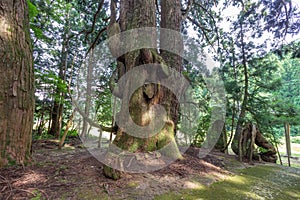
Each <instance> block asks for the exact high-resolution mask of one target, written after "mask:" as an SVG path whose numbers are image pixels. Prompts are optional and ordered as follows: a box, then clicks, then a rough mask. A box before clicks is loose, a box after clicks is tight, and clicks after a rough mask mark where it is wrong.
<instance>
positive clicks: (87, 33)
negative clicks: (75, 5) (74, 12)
mask: <svg viewBox="0 0 300 200" xmlns="http://www.w3.org/2000/svg"><path fill="white" fill-rule="evenodd" d="M103 4H104V0H102V1H100V2H99V4H98V9H97V11H96V13H95V14H94V19H93V24H92V28H91V29H90V30H89V31H87V32H86V35H85V40H87V37H88V35H89V34H91V33H92V32H94V29H95V25H96V21H97V18H98V15H99V13H100V11H101V9H102V7H103Z"/></svg>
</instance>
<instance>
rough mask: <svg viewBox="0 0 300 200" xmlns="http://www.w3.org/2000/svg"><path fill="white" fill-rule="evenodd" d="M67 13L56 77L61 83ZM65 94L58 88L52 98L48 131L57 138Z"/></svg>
mask: <svg viewBox="0 0 300 200" xmlns="http://www.w3.org/2000/svg"><path fill="white" fill-rule="evenodd" d="M68 20H69V13H67V14H66V21H67V22H66V25H65V30H64V35H63V45H62V51H61V60H60V61H61V63H60V66H59V73H58V77H59V78H60V80H61V81H66V71H67V67H68V59H67V58H68V49H69V39H68V34H69V21H68ZM64 96H65V93H64V92H62V91H61V90H60V89H59V87H57V89H56V93H55V97H54V104H53V110H52V115H51V128H50V131H49V134H50V135H53V136H55V137H56V138H59V136H60V132H61V126H62V120H63V119H62V118H63V108H64V106H63V100H64Z"/></svg>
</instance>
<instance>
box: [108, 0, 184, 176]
mask: <svg viewBox="0 0 300 200" xmlns="http://www.w3.org/2000/svg"><path fill="white" fill-rule="evenodd" d="M179 5H180V4H179ZM176 9H180V7H177V8H176ZM172 14H173V13H169V15H172ZM169 15H168V16H169ZM169 18H170V16H169ZM177 24H179V28H176V29H175V28H174V30H180V23H177ZM177 24H176V25H174V26H177ZM155 26H156V18H155V0H126V1H125V0H121V1H120V30H121V31H126V30H130V29H134V28H140V27H155ZM147 40H148V41H150V42H156V35H155V34H154V35H153V37H152V38H147ZM157 57H160V55H159V54H158V52H157V50H156V49H139V50H135V51H132V52H128V53H126V54H125V56H124V59H120V58H117V59H118V60H119V61H120V60H123V63H122V64H123V65H122V66H124V69H125V72H128V71H130V70H132V69H133V68H134V67H136V66H139V65H143V64H151V63H157V59H155V58H157ZM160 60H162V58H160ZM178 60H179V59H177V60H176V62H178ZM171 62H172V64H174V63H175V61H173V60H172V59H170V63H171ZM118 66H119V65H118ZM171 66H175V65H171ZM176 68H179V69H180V68H181V62H178V64H177V65H176ZM122 75H123V74H119V77H121V76H122ZM144 76H145V74H141V75H140V78H142V79H143V77H144ZM127 83H128V84H127V85H126V86H125V88H124V90H125V91H124V93H123V98H128V97H127V96H126V95H127V94H128V92H126V91H127V90H128V87H130V85H131V80H129V81H128V82H127ZM170 94H171V93H170V92H168V90H167V89H166V88H164V87H162V86H158V85H155V84H147V83H146V82H145V84H144V86H143V87H141V88H139V89H137V90H136V91H135V92H134V94H133V95H132V97H131V98H130V103H129V112H130V114H131V118H132V120H133V121H134V122H135V123H136V124H137V125H139V126H147V125H149V123H150V121H152V120H153V119H154V118H155V116H154V115H153V114H151V111H150V108H151V107H152V106H153V105H157V104H160V105H163V106H164V108H165V109H166V111H167V116H166V120H165V126H164V127H163V128H162V130H161V131H160V132H158V133H157V134H156V135H154V136H152V137H149V138H138V137H133V136H131V135H130V134H127V133H126V132H124V130H123V129H122V127H119V128H118V131H117V135H116V137H115V139H114V141H113V144H114V145H116V146H117V147H119V148H121V149H123V150H126V151H130V152H153V151H156V150H159V149H161V148H163V147H165V146H166V145H168V144H171V145H170V146H171V148H169V150H168V152H166V154H168V155H167V156H168V157H172V158H175V159H177V158H181V154H180V152H179V150H178V148H177V145H176V142H175V139H174V130H175V126H174V125H175V124H176V122H177V120H176V121H175V120H173V119H175V118H174V117H173V116H178V114H177V112H178V111H177V110H178V109H177V108H176V114H174V113H175V111H172V109H171V108H172V103H173V100H172V97H171V96H170ZM124 95H125V96H124ZM173 105H174V104H173ZM124 106H128V105H123V104H122V105H121V111H120V113H118V114H117V115H120V116H122V112H123V111H122V110H123V109H124V108H123V107H124ZM175 106H176V105H175ZM177 107H178V106H177ZM124 110H125V109H124ZM124 120H126V118H124ZM174 121H175V122H174ZM115 162H119V161H115ZM119 164H120V165H122V163H119ZM103 172H104V174H105V175H106V176H107V177H110V178H113V179H119V178H120V177H121V174H122V173H121V172H120V171H117V170H115V169H112V168H111V167H109V166H104V170H103Z"/></svg>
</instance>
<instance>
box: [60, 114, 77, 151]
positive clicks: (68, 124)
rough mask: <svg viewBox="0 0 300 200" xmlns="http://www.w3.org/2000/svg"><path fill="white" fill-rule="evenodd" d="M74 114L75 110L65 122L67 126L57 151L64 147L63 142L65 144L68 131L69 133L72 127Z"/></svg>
mask: <svg viewBox="0 0 300 200" xmlns="http://www.w3.org/2000/svg"><path fill="white" fill-rule="evenodd" d="M75 113H76V110H73V112H72V114H71V115H70V118H69V120H68V122H67V125H66V129H65V131H64V134H63V136H62V138H61V139H60V141H59V146H58V149H61V148H62V147H63V145H64V142H65V140H66V137H67V135H68V131H69V129H70V127H71V126H72V123H73V119H74V115H75Z"/></svg>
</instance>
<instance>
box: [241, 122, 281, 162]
mask: <svg viewBox="0 0 300 200" xmlns="http://www.w3.org/2000/svg"><path fill="white" fill-rule="evenodd" d="M239 141H240V142H239V146H240V147H239V149H241V151H240V152H239V153H240V155H239V156H240V159H241V160H242V159H243V158H247V159H249V160H250V162H251V161H252V158H253V159H257V160H258V159H259V157H258V156H260V157H261V159H262V160H263V161H266V162H273V163H276V160H277V155H276V154H277V151H276V148H275V147H274V146H273V145H272V144H271V143H270V142H269V141H268V140H267V139H266V138H265V137H264V136H263V134H262V133H261V132H260V130H259V128H258V127H257V126H255V125H253V124H252V123H247V124H246V125H245V126H244V128H243V129H242V132H241V134H240V136H239ZM254 144H256V145H257V146H258V147H262V148H263V149H264V150H265V151H264V152H261V153H260V155H258V154H257V153H256V152H254V146H253V145H254Z"/></svg>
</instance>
